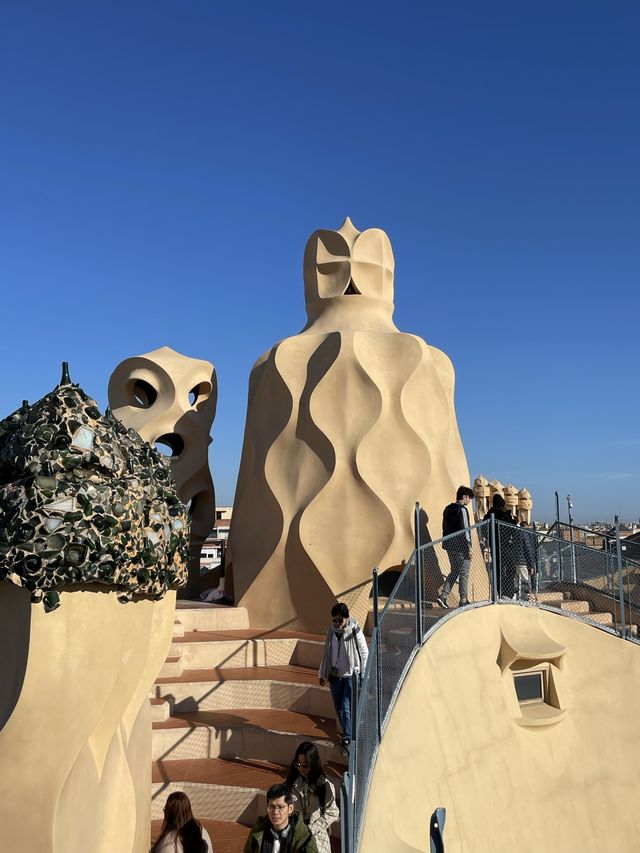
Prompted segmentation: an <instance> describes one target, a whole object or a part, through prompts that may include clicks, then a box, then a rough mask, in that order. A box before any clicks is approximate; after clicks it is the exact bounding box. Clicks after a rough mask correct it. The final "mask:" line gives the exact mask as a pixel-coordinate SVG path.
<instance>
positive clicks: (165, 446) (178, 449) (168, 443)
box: [154, 432, 184, 459]
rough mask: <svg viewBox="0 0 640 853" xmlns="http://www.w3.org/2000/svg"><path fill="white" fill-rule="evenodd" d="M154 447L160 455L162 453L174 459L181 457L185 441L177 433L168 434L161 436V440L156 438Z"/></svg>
mask: <svg viewBox="0 0 640 853" xmlns="http://www.w3.org/2000/svg"><path fill="white" fill-rule="evenodd" d="M154 445H155V448H156V450H157V451H158V453H162V455H163V456H170V457H171V458H172V459H173V458H175V457H176V456H180V454H181V453H182V451H183V450H184V441H183V440H182V437H181V436H179V435H178V434H177V433H175V432H171V433H167V434H166V435H161V436H160V437H159V438H156V440H155V442H154Z"/></svg>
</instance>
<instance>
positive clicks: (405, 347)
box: [231, 219, 469, 630]
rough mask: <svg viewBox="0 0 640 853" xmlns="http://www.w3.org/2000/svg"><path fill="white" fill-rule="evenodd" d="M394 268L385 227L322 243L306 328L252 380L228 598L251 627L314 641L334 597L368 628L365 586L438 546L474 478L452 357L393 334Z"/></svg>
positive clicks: (270, 355) (261, 364)
mask: <svg viewBox="0 0 640 853" xmlns="http://www.w3.org/2000/svg"><path fill="white" fill-rule="evenodd" d="M393 272H394V259H393V252H392V249H391V244H390V242H389V238H388V237H387V235H386V234H385V233H384V231H381V230H380V229H378V228H371V229H369V230H367V231H364V232H362V233H361V232H359V231H358V230H357V229H356V228H355V227H354V226H353V224H352V223H351V220H349V219H346V220H345V222H344V224H343V225H342V227H341V228H340V229H339V230H338V231H327V230H320V231H316V232H315V233H314V234H313V235H312V236H311V238H310V239H309V242H308V243H307V247H306V250H305V255H304V284H305V301H306V307H307V315H308V323H307V325H306V326H305V328H304V329H303V330H302V332H301V333H300V334H298V335H295V336H293V337H290V338H286V339H285V340H283V341H281V342H280V343H278V344H276V345H275V346H274V347H273V348H272V349H271V350H270V351H269V352H267V353H265V354H264V355H263V356H262V357H261V358H259V359H258V361H257V362H256V364H255V365H254V368H253V370H252V373H251V378H250V382H249V400H248V411H247V423H246V429H245V437H244V446H243V451H242V461H241V466H240V473H239V477H238V485H237V489H236V497H235V503H234V512H233V519H232V526H231V550H232V567H231V571H232V575H233V582H234V586H235V599H236V601H237V602H239V603H240V604H242V605H245V606H246V607H248V609H249V610H250V613H251V620H252V621H251V624H252V625H256V626H260V627H275V626H279V625H289V626H295V627H299V628H306V629H307V630H320V629H322V628H323V627H324V626H325V625H326V621H327V614H328V612H329V608H330V607H331V605H332V604H334V603H335V601H336V600H337V599H340V600H344V601H347V602H348V603H349V605H350V607H351V608H352V610H354V612H355V613H356V615H360V616H361V617H362V615H363V612H364V611H366V607H367V602H368V596H369V583H368V581H369V578H370V577H371V571H372V569H373V567H374V566H375V565H377V566H379V568H380V571H381V572H382V571H385V570H388V569H398V568H400V566H401V562H402V560H403V559H405V558H407V557H408V556H409V555H410V554H411V551H412V550H413V541H414V533H413V508H414V502H415V501H416V500H419V501H420V502H421V504H422V506H423V507H424V508H425V510H426V511H427V513H428V516H429V519H430V521H429V531H430V534H431V536H432V537H433V538H436V537H438V536H440V535H441V519H442V510H443V508H444V506H445V505H446V504H447V503H449V502H450V501H451V500H453V499H455V492H456V489H457V487H458V486H459V485H460V484H462V483H464V484H468V482H469V474H468V469H467V464H466V460H465V456H464V450H463V448H462V443H461V440H460V435H459V432H458V427H457V424H456V417H455V412H454V406H453V387H454V372H453V367H452V365H451V362H450V361H449V359H448V358H447V356H446V355H445V354H444V353H442V352H440V350H437V349H435V348H433V347H430V346H428V345H427V344H426V343H425V342H424V341H423V340H421V339H420V338H418V337H416V336H414V335H407V334H403V333H401V332H399V331H398V330H397V328H396V326H395V325H394V323H393V308H394V305H393Z"/></svg>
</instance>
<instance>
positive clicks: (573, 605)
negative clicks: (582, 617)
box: [551, 599, 589, 613]
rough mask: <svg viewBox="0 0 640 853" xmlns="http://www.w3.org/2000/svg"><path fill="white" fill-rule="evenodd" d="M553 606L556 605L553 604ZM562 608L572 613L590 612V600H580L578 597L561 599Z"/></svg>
mask: <svg viewBox="0 0 640 853" xmlns="http://www.w3.org/2000/svg"><path fill="white" fill-rule="evenodd" d="M551 606H552V607H555V606H556V605H554V604H552V605H551ZM560 609H561V610H568V611H569V612H570V613H588V612H589V602H588V601H578V600H576V599H570V600H569V601H561V602H560Z"/></svg>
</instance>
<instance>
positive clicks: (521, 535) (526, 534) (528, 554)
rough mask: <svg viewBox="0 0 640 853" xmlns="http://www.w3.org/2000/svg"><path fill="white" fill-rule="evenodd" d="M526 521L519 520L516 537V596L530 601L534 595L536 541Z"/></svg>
mask: <svg viewBox="0 0 640 853" xmlns="http://www.w3.org/2000/svg"><path fill="white" fill-rule="evenodd" d="M528 527H529V525H528V524H527V522H526V521H522V522H520V527H519V528H518V533H517V537H516V543H515V545H516V555H515V561H516V578H517V581H518V598H520V599H524V600H525V601H531V600H532V598H533V597H534V596H533V595H532V592H531V591H532V589H533V587H534V577H535V574H536V568H537V541H536V535H535V533H534V532H533V531H531V530H528Z"/></svg>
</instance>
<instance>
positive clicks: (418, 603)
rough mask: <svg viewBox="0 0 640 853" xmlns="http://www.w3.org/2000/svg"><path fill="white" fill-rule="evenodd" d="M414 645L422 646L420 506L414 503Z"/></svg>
mask: <svg viewBox="0 0 640 853" xmlns="http://www.w3.org/2000/svg"><path fill="white" fill-rule="evenodd" d="M414 528H415V538H416V645H418V646H421V645H422V554H421V552H420V504H419V503H418V501H416V511H415V522H414Z"/></svg>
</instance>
